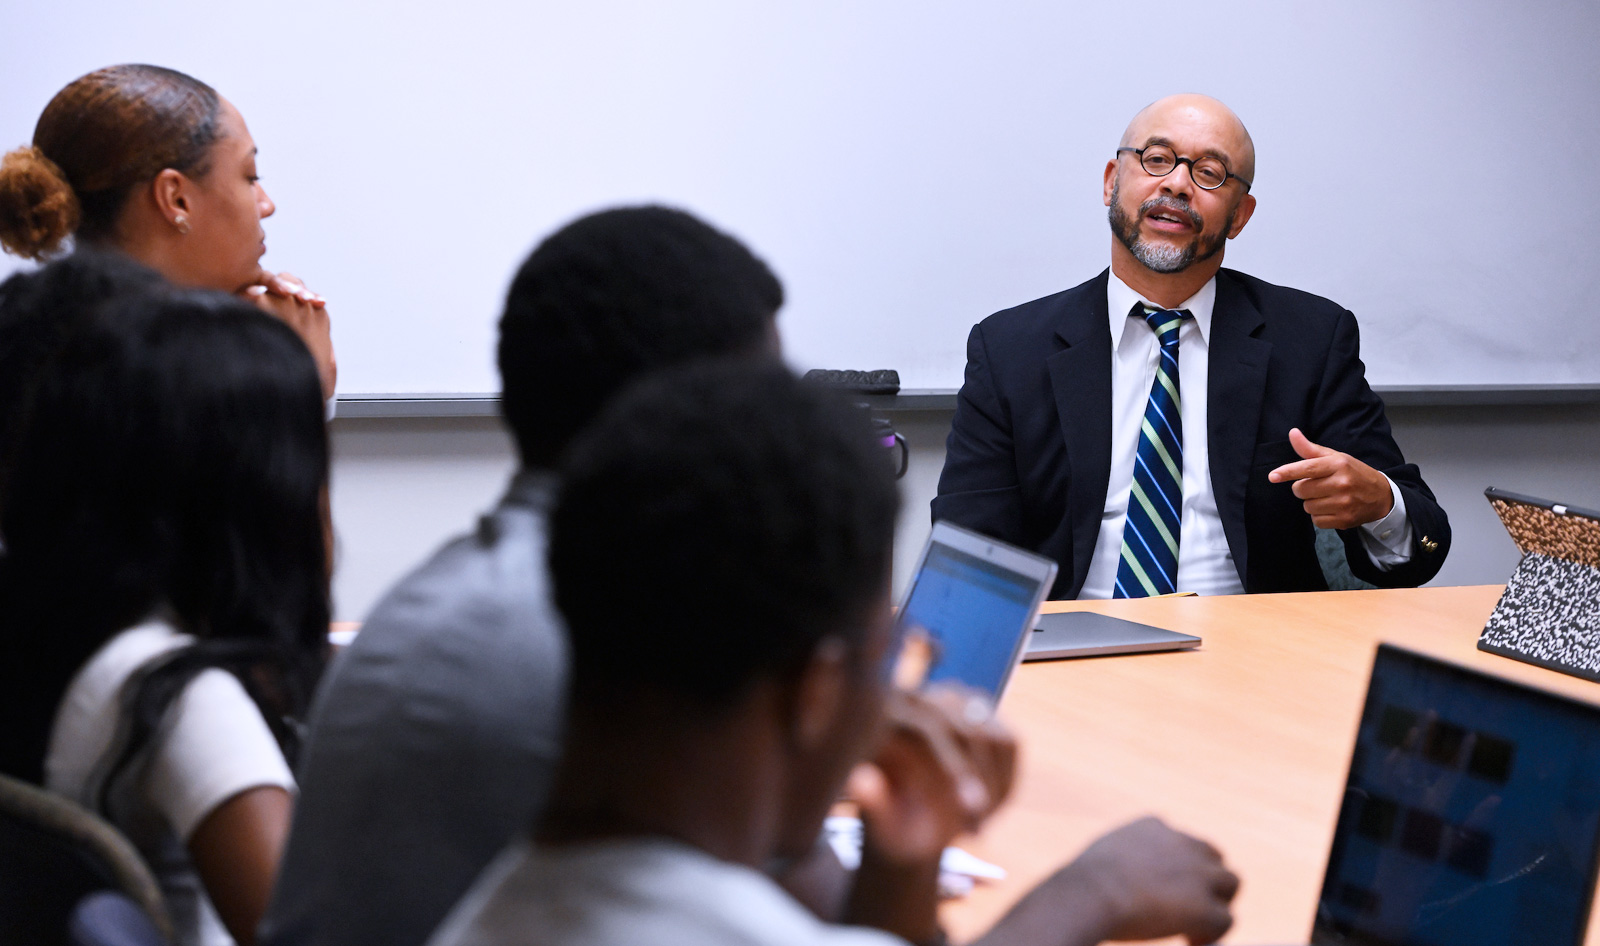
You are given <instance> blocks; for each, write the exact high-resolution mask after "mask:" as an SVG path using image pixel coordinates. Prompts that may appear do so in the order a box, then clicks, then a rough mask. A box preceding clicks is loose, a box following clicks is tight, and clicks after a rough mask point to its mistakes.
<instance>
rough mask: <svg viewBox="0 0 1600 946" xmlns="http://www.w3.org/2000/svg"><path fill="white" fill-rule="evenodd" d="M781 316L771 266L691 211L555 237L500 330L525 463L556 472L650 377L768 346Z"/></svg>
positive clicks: (618, 214) (522, 282)
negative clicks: (589, 431)
mask: <svg viewBox="0 0 1600 946" xmlns="http://www.w3.org/2000/svg"><path fill="white" fill-rule="evenodd" d="M782 305H783V286H782V285H781V284H780V283H779V282H778V278H777V277H776V276H774V275H773V274H772V270H770V269H768V268H767V265H766V264H765V263H763V262H762V261H761V260H759V259H757V258H756V257H755V256H754V255H753V254H752V253H751V252H750V251H749V250H748V249H746V248H745V246H744V245H743V244H742V243H740V242H739V241H738V240H736V239H734V238H733V237H731V236H729V235H727V234H725V233H722V232H721V231H719V230H716V229H714V228H713V227H711V226H709V225H707V224H705V223H703V222H702V221H700V220H698V219H696V218H695V217H693V216H691V215H689V214H687V213H684V212H683V211H681V210H672V209H668V208H666V207H626V208H621V209H617V210H607V211H604V212H601V213H597V214H592V215H590V216H587V217H583V218H582V219H579V220H577V221H574V222H573V223H570V224H568V225H567V226H565V227H563V228H562V229H560V230H558V231H556V233H555V234H553V235H552V236H550V237H549V238H548V239H546V240H545V241H544V242H543V243H541V244H540V245H539V247H538V249H536V250H534V251H533V254H532V255H531V256H529V257H528V259H527V261H526V262H525V263H523V264H522V268H521V270H519V271H518V273H517V275H516V278H515V279H514V280H513V281H512V284H511V290H510V292H509V294H508V295H507V298H506V308H505V315H504V316H503V317H502V318H501V320H500V350H499V362H500V378H501V384H502V391H503V394H502V401H501V403H502V411H503V412H504V414H505V417H506V421H507V422H508V423H509V424H510V426H511V429H512V432H513V433H514V434H515V436H516V440H517V445H518V448H519V449H520V451H521V454H522V461H523V463H524V464H526V465H528V466H533V467H545V468H549V467H554V466H555V465H556V463H557V462H558V460H559V458H560V456H561V453H562V451H563V450H564V449H565V448H566V447H567V445H568V443H569V442H570V441H571V440H572V438H573V437H574V436H575V435H576V434H577V433H578V431H579V430H581V429H582V428H583V427H584V426H586V425H587V424H588V423H589V421H590V420H592V419H593V418H594V417H595V415H596V414H598V413H599V412H600V409H601V407H602V406H603V405H604V404H605V402H606V401H607V400H609V399H610V398H611V397H612V396H613V395H615V394H616V393H617V392H618V391H620V390H621V389H622V388H623V387H624V386H626V385H627V384H628V383H629V382H631V381H634V380H636V379H637V378H638V377H639V376H640V375H642V374H644V373H645V372H647V371H650V370H654V369H656V368H662V367H666V366H668V365H675V364H680V363H682V362H685V361H689V360H691V359H694V358H700V357H705V356H709V355H720V354H730V353H738V352H749V351H754V350H758V349H760V348H762V347H763V346H765V345H767V344H768V343H769V340H770V339H772V338H774V337H775V336H774V335H773V332H774V329H773V318H774V317H775V316H776V315H777V312H778V309H779V308H781V307H782Z"/></svg>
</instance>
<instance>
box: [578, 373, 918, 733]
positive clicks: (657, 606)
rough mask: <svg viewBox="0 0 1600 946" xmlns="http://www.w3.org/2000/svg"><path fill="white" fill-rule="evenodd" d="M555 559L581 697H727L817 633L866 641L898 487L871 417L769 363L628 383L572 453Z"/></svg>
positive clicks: (788, 663)
mask: <svg viewBox="0 0 1600 946" xmlns="http://www.w3.org/2000/svg"><path fill="white" fill-rule="evenodd" d="M563 483H564V485H563V488H562V491H561V497H560V500H559V501H558V504H557V507H556V509H555V511H554V513H553V517H552V521H551V532H550V546H549V563H550V571H551V575H552V578H553V580H554V583H555V600H556V603H557V605H558V606H559V607H560V609H561V613H562V614H563V615H564V616H565V618H566V621H567V627H568V632H569V637H570V640H571V642H572V662H573V669H572V672H573V684H572V685H573V699H574V701H575V702H577V703H579V704H587V705H594V706H604V705H606V702H605V701H608V700H609V699H610V698H611V697H612V696H614V695H616V694H622V693H628V692H630V691H633V690H635V689H637V688H639V687H647V688H651V689H653V690H654V691H655V692H664V693H669V694H676V695H679V696H682V697H686V698H688V699H689V700H691V701H694V702H697V703H700V704H704V705H708V706H712V707H719V706H725V705H727V704H728V703H729V702H730V701H732V700H734V699H736V698H737V696H738V694H739V693H740V692H742V691H743V690H744V689H745V688H746V687H747V686H748V685H749V684H751V683H753V682H754V681H755V680H756V679H758V678H760V677H763V676H773V675H782V674H785V673H789V672H792V671H794V670H796V669H798V667H799V666H800V665H802V664H803V663H804V662H805V660H807V659H808V658H809V657H810V656H811V654H812V652H813V651H814V649H815V648H816V646H817V643H818V642H819V641H820V640H821V639H823V638H824V637H827V636H839V637H842V638H844V639H846V640H847V641H849V642H850V643H852V644H857V645H859V644H860V643H861V642H862V641H861V638H862V635H863V633H864V630H865V629H864V628H863V627H862V626H861V624H860V623H859V622H860V621H861V619H862V617H863V615H864V614H865V613H866V611H867V609H868V608H869V607H870V605H871V603H872V602H873V601H874V600H875V599H876V598H877V596H879V595H880V594H882V592H883V590H884V588H885V587H886V583H887V581H888V571H889V562H890V549H891V544H892V541H893V535H894V520H895V512H896V509H897V507H898V503H899V500H898V495H897V493H896V490H895V482H894V471H893V470H892V469H891V468H890V464H889V462H888V459H887V458H886V457H885V456H884V451H883V450H882V449H881V448H880V447H879V446H878V445H877V444H875V443H874V440H873V436H872V431H871V427H870V424H869V423H868V420H867V418H866V417H865V416H864V414H863V412H861V411H860V410H859V409H856V408H855V407H853V406H852V405H850V404H849V403H847V402H846V401H844V400H843V399H842V398H841V397H840V396H839V395H838V394H837V393H836V392H833V391H829V390H824V389H822V388H821V387H818V386H815V385H813V384H811V383H808V382H805V381H802V380H800V379H798V378H796V377H795V376H794V375H793V374H791V373H790V372H789V371H788V370H786V369H785V368H784V367H782V366H781V365H778V364H776V363H775V362H771V361H762V360H753V359H745V360H742V361H720V362H713V363H707V364H701V365H695V366H690V367H688V368H683V369H676V370H672V371H669V372H665V373H662V374H658V375H655V376H652V377H651V378H648V379H646V380H644V381H643V382H641V383H639V384H638V385H637V386H635V387H633V388H631V389H629V391H628V393H627V394H625V395H623V396H621V397H620V398H618V399H617V401H616V403H615V404H613V405H612V406H611V407H610V408H609V409H608V410H607V411H606V412H605V413H604V414H603V415H602V417H601V418H600V419H599V420H598V421H596V422H595V424H594V425H593V426H592V427H591V428H590V429H589V430H587V431H586V432H585V433H584V434H583V435H582V436H581V437H579V439H578V441H577V442H576V443H575V445H574V446H573V450H572V455H571V457H570V460H569V462H568V463H567V464H566V465H565V466H564V467H563Z"/></svg>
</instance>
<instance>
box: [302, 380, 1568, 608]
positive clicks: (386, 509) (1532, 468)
mask: <svg viewBox="0 0 1600 946" xmlns="http://www.w3.org/2000/svg"><path fill="white" fill-rule="evenodd" d="M1389 416H1390V420H1391V422H1392V423H1393V424H1394V427H1395V436H1396V438H1397V439H1398V440H1399V441H1400V446H1401V448H1402V449H1403V450H1404V451H1405V453H1406V456H1407V458H1408V459H1411V460H1413V461H1415V462H1416V463H1417V464H1418V465H1420V466H1421V467H1422V473H1423V476H1424V477H1425V478H1426V479H1427V481H1428V483H1429V485H1431V486H1432V487H1433V489H1434V491H1435V493H1437V494H1438V496H1439V499H1440V502H1441V503H1442V504H1443V505H1444V507H1445V509H1446V511H1447V512H1449V514H1450V521H1451V525H1452V526H1453V528H1454V532H1455V544H1454V547H1453V548H1452V549H1451V552H1450V557H1449V559H1448V560H1447V561H1446V563H1445V566H1444V569H1443V571H1441V572H1440V574H1439V577H1438V579H1436V581H1435V582H1434V583H1435V584H1446V585H1464V584H1488V583H1498V582H1503V581H1505V580H1506V578H1507V577H1508V576H1509V575H1510V574H1511V570H1512V568H1513V567H1515V565H1516V562H1517V552H1516V548H1515V547H1514V546H1513V545H1512V544H1511V540H1510V539H1509V538H1507V537H1506V534H1505V531H1504V530H1503V529H1501V528H1500V525H1499V521H1498V520H1497V519H1496V518H1495V516H1494V514H1493V513H1492V512H1491V511H1490V509H1489V504H1488V503H1487V502H1485V501H1484V499H1483V495H1482V494H1483V489H1484V487H1486V486H1500V487H1503V488H1505V489H1510V490H1514V491H1516V492H1522V493H1529V494H1532V495H1534V496H1542V497H1546V498H1550V499H1559V500H1564V501H1566V502H1570V503H1573V504H1575V505H1580V506H1588V507H1590V508H1597V507H1600V405H1586V406H1557V407H1470V408H1469V407H1441V408H1396V409H1392V410H1391V411H1390V412H1389ZM895 423H896V426H897V428H898V429H899V430H900V432H901V433H902V434H903V435H905V437H906V438H907V439H908V440H909V441H910V443H911V445H912V454H911V468H910V470H909V472H908V473H907V475H906V479H905V480H904V487H905V488H904V495H905V507H904V509H903V511H902V513H901V517H900V535H899V537H898V540H897V543H896V549H895V582H896V587H897V588H898V587H899V586H900V584H901V583H902V582H903V581H904V580H905V577H906V573H907V571H908V569H909V568H910V565H911V563H912V561H913V560H914V559H915V557H916V554H917V551H918V550H919V549H920V548H921V545H922V541H923V539H924V538H925V537H926V535H927V530H928V501H929V500H930V499H931V498H932V497H933V494H934V490H935V487H936V485H937V483H938V478H939V469H940V467H941V466H942V465H943V463H944V437H945V433H946V431H947V430H948V428H949V423H950V415H949V414H948V413H944V412H926V413H922V412H919V413H914V414H898V415H896V416H895ZM333 443H334V476H333V507H334V522H335V527H336V528H337V530H338V532H339V559H338V572H337V574H336V575H335V580H334V598H335V613H336V615H337V617H338V618H339V619H340V620H360V619H361V618H362V617H364V616H365V615H366V613H367V611H368V610H370V608H371V607H372V605H373V603H374V602H375V601H376V599H377V596H378V595H380V594H381V593H382V592H383V591H384V589H385V588H387V587H388V586H389V585H390V584H392V583H393V582H394V581H395V580H396V579H397V578H398V577H399V576H400V575H402V574H403V573H404V572H405V571H406V570H408V569H409V568H411V567H412V566H413V565H415V564H417V563H418V562H420V561H421V560H422V559H423V558H424V557H425V556H426V555H427V554H429V553H430V552H431V550H432V549H433V548H435V547H436V546H437V545H438V544H439V543H440V542H442V541H443V540H444V539H445V538H447V537H449V536H451V535H454V534H456V533H459V532H462V531H464V530H466V529H467V528H469V527H470V526H471V525H472V523H473V522H474V521H475V518H476V516H477V515H478V514H479V513H480V512H481V511H483V510H484V509H487V508H489V507H490V506H492V505H493V504H494V502H495V501H496V500H497V499H498V498H499V495H500V491H501V489H502V488H503V487H504V485H505V481H506V479H507V478H508V477H509V476H510V473H511V471H512V469H513V467H514V459H513V455H512V449H511V445H510V441H509V439H508V438H507V437H506V436H505V434H504V433H503V432H502V431H501V429H500V426H499V423H498V421H495V420H493V419H489V418H440V419H428V420H420V419H381V418H372V419H355V418H347V419H341V420H335V421H334V423H333Z"/></svg>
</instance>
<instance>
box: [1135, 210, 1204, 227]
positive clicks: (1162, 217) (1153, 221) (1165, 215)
mask: <svg viewBox="0 0 1600 946" xmlns="http://www.w3.org/2000/svg"><path fill="white" fill-rule="evenodd" d="M1144 219H1145V221H1146V222H1148V223H1149V224H1150V226H1151V227H1152V228H1153V229H1156V230H1160V231H1163V232H1166V233H1187V232H1189V231H1191V230H1198V229H1200V224H1199V221H1197V220H1195V218H1194V214H1193V212H1192V211H1189V210H1186V209H1178V208H1173V207H1165V206H1161V205H1157V206H1155V207H1150V208H1147V209H1146V210H1145V212H1144Z"/></svg>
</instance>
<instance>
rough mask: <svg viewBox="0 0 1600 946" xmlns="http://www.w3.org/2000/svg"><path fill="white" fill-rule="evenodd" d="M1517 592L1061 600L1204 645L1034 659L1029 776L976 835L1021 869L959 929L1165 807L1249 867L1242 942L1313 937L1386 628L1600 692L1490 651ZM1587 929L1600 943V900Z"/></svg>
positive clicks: (977, 848) (1237, 866) (959, 909)
mask: <svg viewBox="0 0 1600 946" xmlns="http://www.w3.org/2000/svg"><path fill="white" fill-rule="evenodd" d="M1500 592H1501V587H1500V586H1498V585H1483V586H1476V587H1455V588H1418V589H1404V590H1379V591H1341V592H1321V593H1314V594H1287V595H1249V596H1246V595H1239V596H1231V597H1213V598H1196V597H1189V598H1165V599H1147V600H1135V601H1092V602H1091V601H1074V602H1065V601H1064V602H1051V603H1048V604H1046V605H1045V610H1047V611H1076V610H1092V611H1100V612H1102V613H1105V614H1110V615H1113V616H1116V617H1122V618H1128V619H1130V620H1135V621H1140V622H1143V623H1146V624H1152V625H1156V626H1158V627H1165V628H1170V629H1172V630H1176V631H1183V632H1186V633H1190V634H1198V635H1199V636H1201V637H1202V638H1204V643H1203V644H1202V645H1201V647H1200V648H1199V649H1198V650H1195V651H1189V652H1179V653H1170V654H1142V655H1136V656H1125V657H1101V658H1091V659H1086V660H1064V661H1053V662H1048V663H1031V664H1024V665H1023V666H1022V667H1020V668H1019V669H1018V670H1017V673H1016V676H1015V677H1014V678H1013V680H1012V682H1011V688H1010V689H1009V690H1008V691H1007V693H1006V696H1005V700H1004V702H1002V703H1001V706H1000V715H1001V717H1002V718H1003V719H1004V720H1005V721H1006V722H1007V723H1008V724H1009V725H1010V726H1011V728H1012V729H1013V730H1014V731H1015V732H1016V734H1017V736H1018V738H1019V740H1020V742H1021V747H1022V756H1021V771H1020V773H1019V778H1018V781H1017V787H1016V791H1015V793H1014V795H1013V796H1012V799H1011V801H1010V802H1009V803H1008V804H1007V805H1006V807H1005V808H1003V809H1002V810H1001V811H1000V812H999V813H998V814H996V815H995V816H994V817H993V818H992V819H991V820H990V822H989V824H988V825H987V826H986V827H985V828H984V830H983V833H982V835H980V836H979V837H977V838H970V839H967V840H966V841H963V842H962V846H963V847H965V848H967V849H968V850H970V851H972V852H973V853H974V854H977V855H978V856H980V857H984V858H987V859H988V860H991V861H994V862H995V863H997V864H999V865H1001V866H1002V867H1004V868H1005V869H1006V870H1007V871H1008V872H1009V876H1008V877H1007V879H1006V880H1005V881H1004V882H1002V883H998V884H992V885H987V886H980V887H979V888H978V890H977V891H975V892H974V893H973V894H972V895H971V896H970V897H968V898H966V899H964V900H960V901H955V902H952V903H951V904H949V905H947V906H946V908H945V913H944V919H945V923H946V925H947V926H948V928H949V932H950V934H951V937H952V938H953V939H955V940H957V941H960V940H964V939H968V938H970V937H971V936H973V935H975V934H977V933H980V932H982V931H983V930H985V929H987V928H988V927H989V925H990V924H991V923H993V922H994V920H995V919H997V918H998V917H999V916H1000V915H1001V914H1002V913H1004V911H1005V910H1006V909H1007V908H1008V907H1010V906H1011V904H1012V903H1014V902H1015V901H1016V900H1017V899H1019V898H1020V897H1021V896H1022V895H1023V894H1024V893H1026V892H1027V891H1028V890H1030V889H1031V888H1032V887H1033V886H1034V885H1035V884H1037V883H1038V882H1039V881H1041V880H1043V879H1044V878H1045V877H1047V876H1049V875H1050V874H1051V873H1052V872H1053V871H1054V870H1055V869H1056V868H1057V867H1059V866H1060V865H1061V864H1063V863H1065V862H1067V861H1068V860H1070V859H1071V858H1072V857H1074V856H1076V855H1077V853H1078V852H1079V851H1081V850H1082V849H1083V848H1084V847H1085V846H1086V845H1088V844H1089V842H1091V841H1092V840H1094V838H1096V837H1098V836H1099V835H1101V834H1103V833H1104V832H1106V831H1108V830H1110V829H1111V828H1114V827H1116V826H1118V825H1120V824H1123V823H1125V822H1127V821H1130V820H1132V819H1134V818H1137V817H1140V816H1142V815H1146V814H1158V815H1160V816H1161V817H1163V818H1164V819H1166V821H1167V822H1168V823H1169V824H1171V825H1173V826H1174V827H1177V828H1180V829H1182V830H1185V831H1188V832H1190V833H1192V834H1195V835H1198V836H1200V837H1203V838H1206V839H1207V840H1209V841H1211V842H1212V843H1214V844H1216V845H1217V847H1218V848H1220V849H1221V850H1222V852H1223V855H1224V856H1225V857H1226V859H1227V862H1228V864H1229V866H1230V867H1232V868H1233V870H1234V871H1235V872H1237V873H1238V874H1239V875H1240V876H1241V878H1242V879H1243V886H1242V887H1241V889H1240V891H1239V896H1238V898H1237V899H1236V900H1235V901H1234V917H1235V923H1234V928H1233V930H1232V932H1230V933H1229V934H1228V936H1227V937H1226V938H1225V939H1224V942H1227V943H1240V944H1251V943H1295V942H1302V943H1303V942H1306V940H1307V937H1308V936H1309V934H1310V932H1311V918H1312V914H1313V911H1314V909H1315V905H1316V901H1317V894H1318V891H1319V890H1320V889H1321V886H1322V869H1323V865H1324V864H1325V863H1326V861H1327V856H1328V847H1329V844H1330V842H1331V840H1332V837H1333V823H1334V819H1335V816H1336V815H1337V813H1338V809H1339V801H1340V796H1341V794H1342V793H1343V788H1344V779H1345V775H1346V771H1347V768H1348V766H1349V761H1350V750H1351V746H1352V744H1353V743H1354V740H1355V731H1356V724H1357V722H1358V721H1359V719H1360V717H1361V706H1362V701H1363V699H1364V698H1365V695H1366V687H1367V676H1368V674H1369V672H1370V671H1371V667H1372V657H1373V652H1374V650H1375V649H1376V647H1377V645H1378V643H1379V642H1380V641H1388V642H1391V643H1395V644H1399V645H1401V646H1405V647H1409V648H1411V649H1413V650H1417V651H1421V652H1424V653H1428V654H1431V655H1434V656H1437V657H1442V658H1445V659H1447V660H1452V661H1454V662H1456V663H1460V664H1464V665H1467V666H1471V667H1476V668H1479V669H1482V670H1486V671H1488V672H1491V673H1495V674H1498V675H1501V676H1504V677H1509V678H1512V679H1516V680H1520V681H1523V682H1525V683H1531V684H1534V685H1536V686H1541V687H1544V688H1546V689H1550V690H1555V691H1558V692H1562V693H1566V694H1569V695H1573V696H1577V697H1579V698H1582V699H1586V700H1589V701H1594V702H1600V685H1597V684H1593V683H1589V682H1587V681H1584V680H1579V679H1577V678H1576V677H1571V676H1567V675H1565V674H1560V673H1555V672H1553V671H1548V670H1542V669H1540V668H1538V667H1533V666H1530V665H1527V664H1523V663H1520V662H1518V661H1514V660H1508V659H1506V658H1504V657H1497V656H1494V655H1492V654H1486V653H1483V652H1481V651H1479V650H1478V649H1477V647H1476V644H1477V637H1478V632H1479V631H1481V630H1482V629H1483V625H1484V622H1485V621H1486V620H1487V619H1488V617H1489V613H1490V612H1491V611H1493V610H1494V605H1495V602H1496V601H1498V600H1499V597H1500ZM1173 942H1181V941H1180V940H1173ZM1587 943H1589V944H1590V946H1600V911H1597V912H1596V914H1594V915H1592V916H1591V922H1590V924H1589V933H1588V938H1587Z"/></svg>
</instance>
